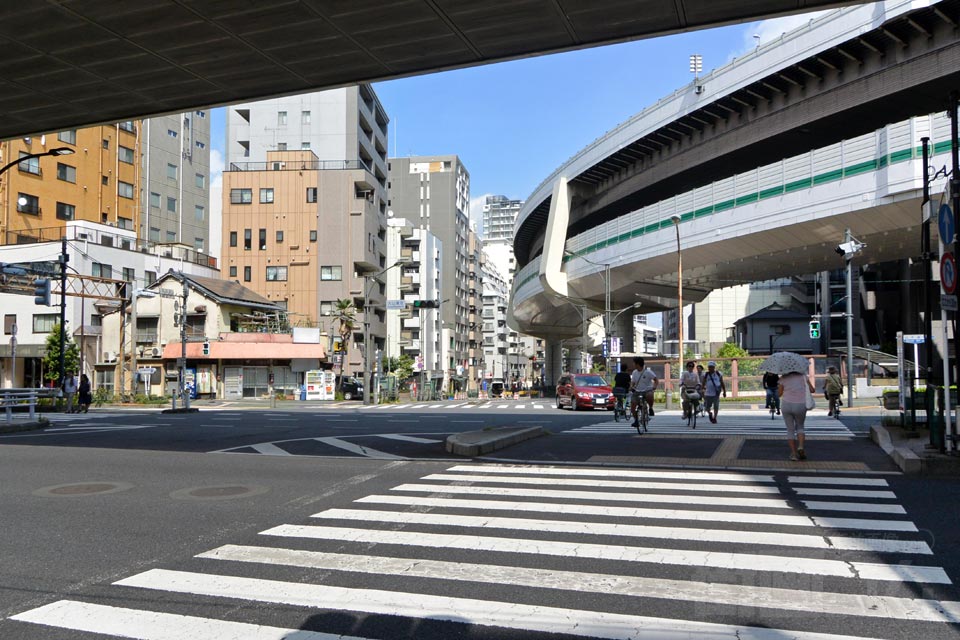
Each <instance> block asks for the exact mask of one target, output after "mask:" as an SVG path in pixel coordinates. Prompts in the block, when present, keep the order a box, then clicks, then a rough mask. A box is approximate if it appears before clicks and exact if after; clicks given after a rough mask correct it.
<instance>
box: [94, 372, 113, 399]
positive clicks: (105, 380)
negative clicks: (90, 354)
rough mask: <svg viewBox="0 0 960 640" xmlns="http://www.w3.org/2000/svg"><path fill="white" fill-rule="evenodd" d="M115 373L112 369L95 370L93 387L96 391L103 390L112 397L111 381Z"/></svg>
mask: <svg viewBox="0 0 960 640" xmlns="http://www.w3.org/2000/svg"><path fill="white" fill-rule="evenodd" d="M115 373H116V370H115V369H113V368H112V367H111V368H109V369H97V370H96V371H95V372H94V386H95V387H96V388H97V389H105V390H106V391H107V393H109V394H110V395H113V390H114V385H113V380H114V374H115Z"/></svg>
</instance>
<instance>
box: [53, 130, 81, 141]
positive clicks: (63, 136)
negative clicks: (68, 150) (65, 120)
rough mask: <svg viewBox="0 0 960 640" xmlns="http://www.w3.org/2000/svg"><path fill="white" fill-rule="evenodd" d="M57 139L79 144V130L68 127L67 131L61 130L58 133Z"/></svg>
mask: <svg viewBox="0 0 960 640" xmlns="http://www.w3.org/2000/svg"><path fill="white" fill-rule="evenodd" d="M57 140H59V141H60V142H66V143H67V144H77V130H76V129H67V130H66V131H61V132H60V133H58V134H57Z"/></svg>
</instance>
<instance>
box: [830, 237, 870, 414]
mask: <svg viewBox="0 0 960 640" xmlns="http://www.w3.org/2000/svg"><path fill="white" fill-rule="evenodd" d="M865 246H867V245H865V244H863V243H862V242H860V241H859V240H857V239H856V238H854V237H853V234H851V233H850V229H847V230H846V231H845V232H844V234H843V244H841V245H840V246H838V247H837V249H836V251H837V253H839V254H841V255H842V256H843V259H844V261H845V262H846V263H847V291H846V294H847V312H846V313H845V314H844V316H846V320H847V406H848V407H849V406H852V405H853V267H852V265H851V263H852V262H853V257H854V256H855V255H857V254H858V253H860V251H861V250H862V249H863V248H864V247H865Z"/></svg>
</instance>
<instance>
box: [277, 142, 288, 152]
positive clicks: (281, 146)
mask: <svg viewBox="0 0 960 640" xmlns="http://www.w3.org/2000/svg"><path fill="white" fill-rule="evenodd" d="M286 150H287V143H286V142H278V143H277V151H286Z"/></svg>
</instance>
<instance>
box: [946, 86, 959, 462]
mask: <svg viewBox="0 0 960 640" xmlns="http://www.w3.org/2000/svg"><path fill="white" fill-rule="evenodd" d="M958 101H960V93H958V92H956V91H952V92H951V93H950V109H949V112H950V161H951V169H952V172H951V174H950V199H951V200H952V201H953V202H952V206H953V222H954V225H953V226H954V228H956V227H957V223H958V222H960V141H958V136H957V119H958V118H960V113H958V111H957V107H958ZM957 246H960V243H956V242H955V243H954V247H957ZM957 315H958V314H957V313H956V312H954V314H953V340H954V361H955V363H956V365H957V371H960V335H958V333H957ZM958 376H960V374H957V375H954V378H953V379H954V380H960V377H958ZM946 410H947V422H948V423H949V424H950V425H951V428H950V434H949V436H948V437H949V438H950V441H951V445H950V449H951V451H955V450H956V448H957V442H956V439H955V438H956V436H957V429H956V425H954V424H953V422H952V421H951V419H950V415H951V411H950V407H949V406H948V407H947V408H946Z"/></svg>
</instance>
